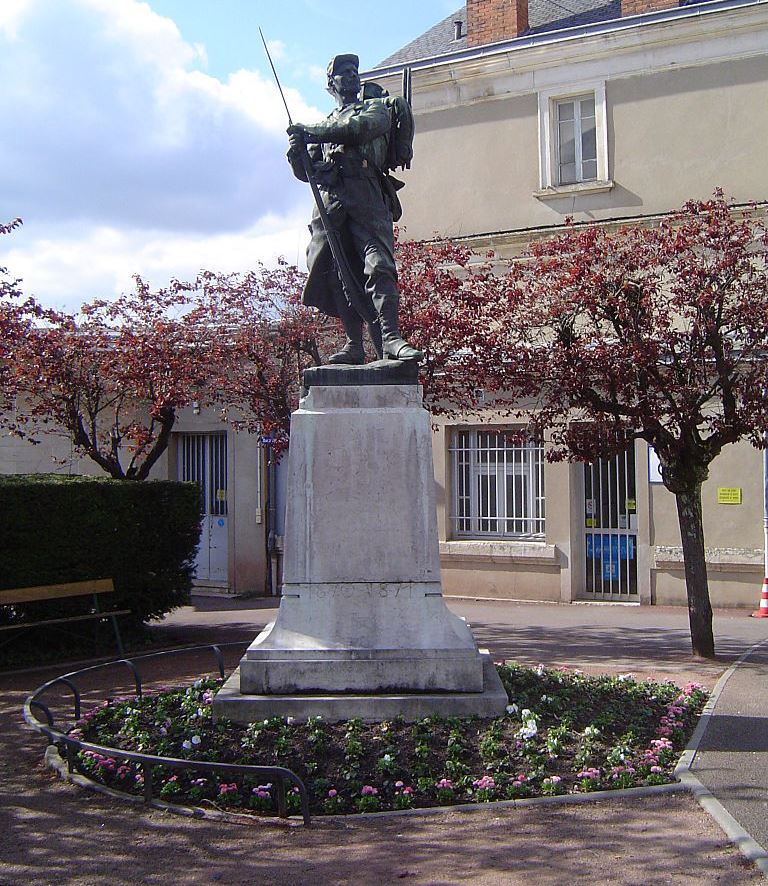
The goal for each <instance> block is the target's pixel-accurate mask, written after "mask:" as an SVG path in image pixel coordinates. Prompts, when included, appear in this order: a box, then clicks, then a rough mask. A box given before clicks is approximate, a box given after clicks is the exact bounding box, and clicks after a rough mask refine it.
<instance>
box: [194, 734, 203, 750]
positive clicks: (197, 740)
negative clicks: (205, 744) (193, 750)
mask: <svg viewBox="0 0 768 886" xmlns="http://www.w3.org/2000/svg"><path fill="white" fill-rule="evenodd" d="M201 741H202V738H200V736H199V735H193V736H192V744H193V745H195V747H197V745H199V744H200V742H201Z"/></svg>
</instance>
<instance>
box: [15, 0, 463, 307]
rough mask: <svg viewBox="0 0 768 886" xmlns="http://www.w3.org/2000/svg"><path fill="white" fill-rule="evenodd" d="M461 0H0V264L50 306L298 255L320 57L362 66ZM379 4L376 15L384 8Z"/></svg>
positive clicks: (323, 100)
mask: <svg viewBox="0 0 768 886" xmlns="http://www.w3.org/2000/svg"><path fill="white" fill-rule="evenodd" d="M460 6H461V2H460V0H420V2H419V3H415V2H413V0H387V3H386V4H384V3H373V2H368V0H363V2H357V3H354V2H351V0H333V2H331V0H282V2H276V0H148V2H141V0H0V84H2V86H0V221H9V220H10V219H12V218H15V217H17V216H20V217H21V218H22V219H23V221H24V225H23V227H22V228H21V229H20V230H18V231H16V232H14V233H13V234H11V235H10V236H8V237H2V238H0V265H5V266H7V267H8V270H9V272H10V273H11V274H12V275H13V276H14V277H21V278H23V281H24V283H23V288H24V291H25V292H26V293H28V294H31V295H35V296H36V297H37V298H38V299H39V300H40V301H42V302H43V303H44V304H46V305H50V306H55V307H64V308H67V309H70V310H74V309H76V308H77V307H78V306H79V305H80V304H81V303H83V302H85V301H90V300H92V299H93V298H102V297H110V296H112V295H114V294H117V293H119V292H122V291H125V290H126V289H129V288H130V287H131V277H132V275H133V274H137V273H138V274H141V275H142V276H143V277H144V278H145V279H148V280H149V281H150V283H151V284H152V285H153V286H157V287H159V286H163V285H165V284H167V282H168V280H169V279H170V278H171V277H179V278H182V279H186V278H190V277H193V276H194V275H195V274H196V272H197V271H198V270H199V269H200V268H208V269H211V270H220V271H236V270H243V269H246V268H250V267H253V266H254V265H255V264H256V263H257V262H258V261H263V262H265V263H267V264H269V263H272V262H274V261H275V259H276V257H277V256H278V255H283V256H285V257H286V258H287V259H288V260H289V261H291V262H298V263H300V264H301V263H303V255H304V249H305V246H306V239H307V237H306V224H307V220H308V217H309V212H310V200H311V198H310V197H309V194H308V188H307V186H306V185H303V184H301V183H299V182H297V181H296V180H295V179H294V178H293V177H292V175H291V173H290V170H289V167H288V165H287V163H286V162H285V148H286V139H285V134H284V133H285V126H286V119H285V110H284V108H283V105H282V102H281V100H280V97H279V95H278V93H277V91H276V89H275V87H274V85H273V83H272V80H271V73H270V72H269V68H268V65H267V62H266V60H265V59H264V55H263V50H262V48H261V43H260V38H259V34H258V27H259V26H261V27H262V29H263V30H264V32H265V34H266V36H267V39H268V40H269V41H270V46H271V48H272V49H273V57H274V60H275V63H276V65H277V67H278V71H279V73H280V75H281V78H282V80H283V86H284V88H285V90H286V97H287V99H288V103H289V105H290V108H291V112H292V114H293V117H294V120H298V121H304V122H309V121H312V120H316V119H319V118H321V117H322V116H325V114H327V113H328V111H329V110H330V109H331V107H332V106H333V103H332V100H331V98H330V96H328V95H327V93H325V91H324V88H323V87H324V77H325V74H324V71H325V65H326V64H327V61H328V59H329V58H330V57H331V56H332V55H333V54H335V53H337V52H350V51H352V52H357V53H358V54H359V55H360V58H361V66H362V67H364V68H365V67H373V66H374V65H375V64H376V63H377V62H379V61H380V60H381V59H382V58H385V57H386V56H387V55H389V54H391V53H392V52H394V51H395V50H396V49H398V48H399V47H400V46H403V45H404V44H406V43H408V42H409V41H410V40H412V39H413V38H414V37H416V36H418V35H419V34H421V33H422V32H423V31H425V30H427V28H429V27H430V26H431V25H433V24H435V23H436V22H438V21H440V20H441V19H442V18H444V17H445V16H447V15H450V14H451V13H452V12H454V11H455V10H456V9H457V8H458V7H460ZM382 9H387V13H386V15H384V14H382V13H381V12H380V10H382Z"/></svg>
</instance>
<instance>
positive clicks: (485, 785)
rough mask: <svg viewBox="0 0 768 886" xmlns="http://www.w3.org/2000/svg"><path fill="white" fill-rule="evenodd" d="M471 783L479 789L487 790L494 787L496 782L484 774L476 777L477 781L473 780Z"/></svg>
mask: <svg viewBox="0 0 768 886" xmlns="http://www.w3.org/2000/svg"><path fill="white" fill-rule="evenodd" d="M472 784H473V785H474V787H476V788H477V789H478V790H479V791H488V790H491V789H492V788H495V787H496V782H495V781H494V780H493V778H492V777H491V776H490V775H484V776H483V777H482V778H478V779H477V781H473V782H472Z"/></svg>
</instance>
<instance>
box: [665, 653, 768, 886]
mask: <svg viewBox="0 0 768 886" xmlns="http://www.w3.org/2000/svg"><path fill="white" fill-rule="evenodd" d="M766 644H768V640H761V641H760V642H759V643H755V644H754V645H753V646H750V647H749V649H747V650H746V652H744V653H743V654H742V655H740V656H739V658H738V659H737V660H736V661H735V662H734V663H733V664H732V665H731V666H730V667H729V668H728V670H727V671H726V672H725V673H724V674H723V675H722V677H720V679H719V680H718V681H717V683H716V684H715V688H714V690H713V691H712V695H711V696H710V697H709V701H708V702H707V703H706V705H705V706H704V710H703V711H702V714H701V718H700V719H699V722H698V725H697V726H696V730H695V732H694V733H693V735H692V736H691V740H690V741H689V742H688V746H687V747H686V749H685V750H684V751H683V753H682V756H681V757H680V761H679V762H678V764H677V766H676V767H675V777H676V778H679V779H680V782H681V784H682V785H683V786H684V787H685V788H686V789H687V790H689V791H690V792H691V793H692V794H693V796H694V797H695V798H696V800H697V802H698V804H699V805H700V806H701V808H702V809H703V810H704V811H705V812H707V813H708V814H709V815H711V816H712V818H714V820H715V821H716V822H717V824H718V825H719V826H720V827H721V828H722V830H723V832H724V833H725V835H726V837H728V839H729V840H730V841H731V842H732V843H733V844H735V845H736V847H737V848H738V849H739V851H740V852H741V854H742V855H743V856H744V857H745V858H747V859H749V861H751V862H752V863H753V864H755V865H756V866H757V867H758V868H759V869H760V870H761V871H762V873H763V875H764V876H765V877H766V878H767V879H768V851H766V850H765V849H764V848H763V847H762V846H761V845H760V844H759V843H758V842H757V840H755V839H754V837H753V836H752V835H751V834H749V833H748V832H747V831H746V830H745V829H744V828H743V827H742V826H741V824H740V823H739V822H738V821H737V820H736V819H735V818H734V817H733V816H732V815H731V813H730V812H728V810H727V809H726V808H725V807H724V806H723V804H722V803H721V802H720V801H719V800H718V799H717V797H715V795H714V794H713V793H712V792H711V791H710V790H709V788H708V787H707V786H706V785H704V784H702V782H700V781H699V779H698V778H696V776H695V775H694V774H693V773H692V772H691V767H692V766H693V763H694V761H695V759H696V754H697V753H698V750H699V745H700V744H701V740H702V739H703V738H704V733H705V732H706V731H707V727H708V726H709V721H710V720H711V719H712V717H713V716H714V713H715V707H716V706H717V702H718V700H719V698H720V695H721V694H722V692H723V690H724V689H725V686H726V683H727V682H728V681H729V680H730V678H731V677H732V676H733V674H734V673H736V671H737V670H738V668H739V667H740V666H741V665H742V664H743V663H744V662H745V661H746V660H747V659H748V658H749V657H750V656H751V655H752V653H753V652H755V651H756V650H758V649H759V648H760V647H761V646H765V645H766Z"/></svg>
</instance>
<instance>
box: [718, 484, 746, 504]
mask: <svg viewBox="0 0 768 886" xmlns="http://www.w3.org/2000/svg"><path fill="white" fill-rule="evenodd" d="M717 503H718V504H719V505H740V504H741V487H740V486H718V487H717Z"/></svg>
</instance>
